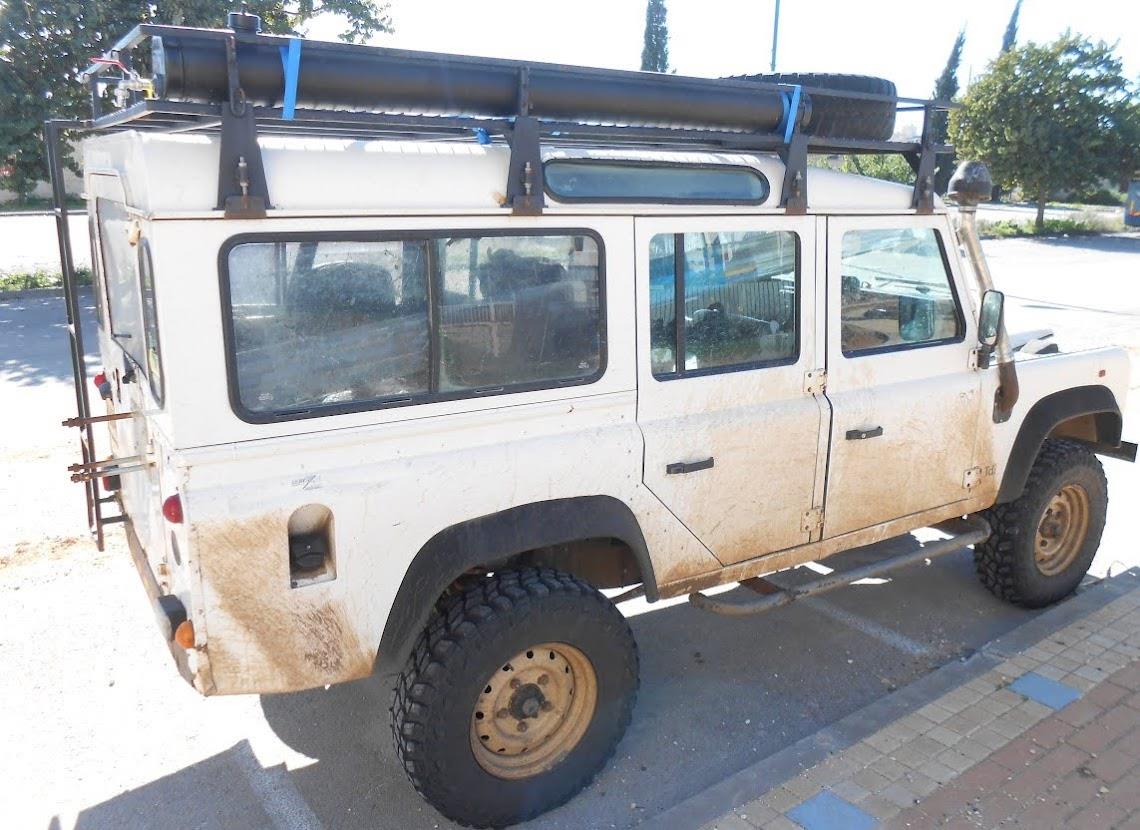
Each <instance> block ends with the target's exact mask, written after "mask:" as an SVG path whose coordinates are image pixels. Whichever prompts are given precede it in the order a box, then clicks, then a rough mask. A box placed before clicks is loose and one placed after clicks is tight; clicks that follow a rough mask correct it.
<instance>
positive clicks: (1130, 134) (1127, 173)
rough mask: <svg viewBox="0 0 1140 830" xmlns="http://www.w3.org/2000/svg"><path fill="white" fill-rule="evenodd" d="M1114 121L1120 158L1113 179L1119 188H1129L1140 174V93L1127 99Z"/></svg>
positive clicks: (1114, 133) (1117, 152) (1117, 150)
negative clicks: (1129, 184)
mask: <svg viewBox="0 0 1140 830" xmlns="http://www.w3.org/2000/svg"><path fill="white" fill-rule="evenodd" d="M1113 121H1114V129H1113V135H1114V137H1115V139H1116V158H1117V159H1118V165H1117V169H1116V174H1115V175H1114V176H1113V179H1114V181H1115V182H1116V185H1117V188H1118V189H1120V190H1127V189H1128V183H1129V182H1130V181H1132V179H1133V178H1135V177H1137V176H1140V95H1137V94H1133V96H1132V99H1131V100H1129V101H1125V102H1124V103H1123V104H1122V105H1121V107H1120V109H1119V111H1118V112H1117V113H1116V115H1115V117H1114V119H1113Z"/></svg>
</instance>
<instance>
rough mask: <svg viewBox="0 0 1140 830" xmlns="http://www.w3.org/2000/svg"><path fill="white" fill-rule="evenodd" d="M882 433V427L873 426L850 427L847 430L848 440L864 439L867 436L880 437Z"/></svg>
mask: <svg viewBox="0 0 1140 830" xmlns="http://www.w3.org/2000/svg"><path fill="white" fill-rule="evenodd" d="M882 434H883V428H882V427H871V428H870V429H849V430H847V440H848V441H863V440H865V439H867V438H878V437H879V436H880V435H882Z"/></svg>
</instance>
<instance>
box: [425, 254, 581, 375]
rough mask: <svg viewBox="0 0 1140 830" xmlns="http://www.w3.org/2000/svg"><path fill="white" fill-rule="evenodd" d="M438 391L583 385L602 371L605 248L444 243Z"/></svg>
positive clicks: (441, 255)
mask: <svg viewBox="0 0 1140 830" xmlns="http://www.w3.org/2000/svg"><path fill="white" fill-rule="evenodd" d="M436 246H437V250H438V252H439V253H438V259H439V267H440V271H441V273H442V275H443V291H442V292H441V295H440V306H441V308H440V333H441V337H440V348H441V351H442V354H441V363H440V372H439V375H440V377H439V390H440V391H442V392H449V391H457V390H462V389H484V388H487V389H495V388H498V387H507V386H513V385H519V384H534V383H547V382H554V381H574V380H580V379H584V378H588V377H590V376H591V375H594V374H595V373H597V372H598V370H599V369H600V368H601V359H602V350H601V343H600V342H599V338H600V333H601V319H600V313H601V303H600V302H599V298H598V292H599V290H600V283H599V280H598V247H597V244H596V243H595V242H594V240H593V239H591V238H589V237H585V236H576V237H566V236H501V237H482V238H480V237H472V238H458V239H447V240H444V239H441V240H437V242H436Z"/></svg>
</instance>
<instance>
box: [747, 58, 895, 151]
mask: <svg viewBox="0 0 1140 830" xmlns="http://www.w3.org/2000/svg"><path fill="white" fill-rule="evenodd" d="M733 80H737V81H763V82H765V83H775V84H798V85H800V86H802V87H803V88H804V89H805V90H807V91H808V93H809V94H810V93H811V91H812V90H813V89H834V90H836V91H839V92H866V93H870V94H873V95H889V96H891V97H892V98H893V97H894V96H895V95H896V94H897V90H896V89H895V85H894V84H893V83H891V82H890V81H888V80H887V79H886V78H875V77H872V76H870V75H831V74H825V73H799V74H797V73H789V72H783V73H777V74H775V75H734V76H733ZM804 131H805V132H807V133H808V134H810V135H814V136H818V137H820V138H853V139H860V140H864V141H887V140H888V139H890V137H891V135H892V134H893V133H894V131H895V105H894V103H892V102H890V101H861V100H858V99H851V98H833V97H831V96H828V95H813V96H812V99H811V119H810V120H809V122H808V125H807V127H806V129H805V130H804Z"/></svg>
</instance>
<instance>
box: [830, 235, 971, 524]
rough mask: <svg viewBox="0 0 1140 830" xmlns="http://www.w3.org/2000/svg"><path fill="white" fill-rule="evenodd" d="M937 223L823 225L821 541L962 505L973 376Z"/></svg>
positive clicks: (963, 310)
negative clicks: (827, 422)
mask: <svg viewBox="0 0 1140 830" xmlns="http://www.w3.org/2000/svg"><path fill="white" fill-rule="evenodd" d="M953 245H954V238H953V236H952V234H951V229H950V226H949V223H948V220H947V218H946V217H945V216H897V217H878V216H877V217H840V218H829V219H828V221H827V334H828V337H827V397H828V399H829V400H830V401H831V406H832V427H831V450H830V453H829V456H830V460H829V462H828V471H827V494H826V504H825V510H824V536H825V537H831V536H838V535H840V534H843V533H848V532H850V531H854V530H859V529H861V528H866V527H870V526H872V525H876V524H879V523H881V522H885V521H888V520H891V519H896V518H901V517H903V516H909V515H911V514H915V513H919V512H921V511H924V510H929V509H932V508H936V507H941V506H943V505H948V504H952V503H954V502H957V501H961V500H963V499H965V498H967V496H968V494H969V493H968V490H967V472H968V471H969V470H970V467H971V465H972V461H973V458H974V454H975V447H974V443H975V440H976V437H977V432H978V430H977V424H978V414H979V406H980V405H981V401H980V395H981V376H980V373H978V372H977V371H976V370H973V369H971V367H970V354H971V350H972V348H973V347H974V345H975V344H976V340H977V336H976V331H975V323H974V315H973V313H972V311H971V310H970V307H969V302H970V301H969V299H968V292H967V291H966V290H965V284H964V282H963V279H962V275H961V274H960V273H958V270H957V259H956V257H953V256H950V255H948V254H949V253H950V252H952V251H953V247H952V246H953Z"/></svg>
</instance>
